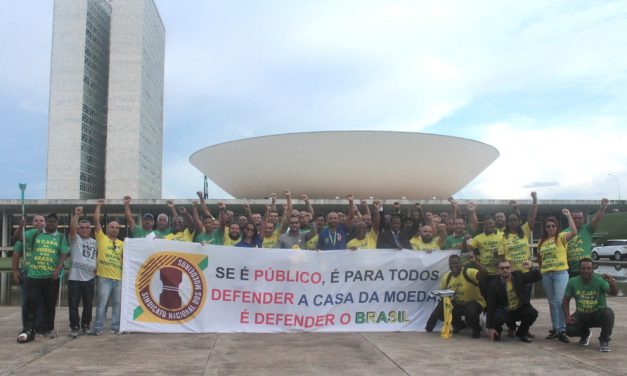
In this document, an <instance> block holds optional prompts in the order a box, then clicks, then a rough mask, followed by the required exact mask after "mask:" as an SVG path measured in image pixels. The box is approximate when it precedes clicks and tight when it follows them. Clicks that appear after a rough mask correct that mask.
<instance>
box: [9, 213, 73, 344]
mask: <svg viewBox="0 0 627 376" xmlns="http://www.w3.org/2000/svg"><path fill="white" fill-rule="evenodd" d="M58 224H59V218H58V217H57V215H56V214H54V213H50V214H48V216H46V225H45V228H44V230H45V232H41V233H37V234H36V235H35V236H34V237H33V239H32V252H31V255H30V264H29V266H28V273H27V282H26V286H27V287H26V288H27V294H26V320H25V321H24V323H23V324H24V327H23V328H22V332H21V333H20V334H19V335H18V336H17V341H18V342H19V343H25V342H30V341H32V340H33V339H35V330H37V332H39V333H40V334H41V335H42V336H44V337H48V336H49V335H50V332H51V331H52V330H53V329H54V316H55V304H56V302H57V297H58V294H59V275H60V274H61V270H62V269H63V263H64V262H65V258H66V257H67V254H68V245H67V240H66V238H65V236H64V235H63V234H62V233H60V232H58V231H57V226H58ZM39 305H41V306H42V307H43V312H44V317H43V321H42V323H41V325H40V327H38V328H35V314H36V311H37V306H39Z"/></svg>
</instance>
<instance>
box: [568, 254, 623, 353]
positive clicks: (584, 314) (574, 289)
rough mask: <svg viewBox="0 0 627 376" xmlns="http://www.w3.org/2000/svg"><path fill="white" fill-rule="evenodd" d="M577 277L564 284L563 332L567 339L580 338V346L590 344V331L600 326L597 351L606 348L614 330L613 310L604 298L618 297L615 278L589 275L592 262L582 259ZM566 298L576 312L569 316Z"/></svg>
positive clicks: (608, 348)
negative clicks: (564, 322) (569, 337)
mask: <svg viewBox="0 0 627 376" xmlns="http://www.w3.org/2000/svg"><path fill="white" fill-rule="evenodd" d="M579 273H580V274H579V276H577V277H574V278H571V279H570V280H569V281H568V284H567V285H566V292H565V293H564V301H563V302H562V309H563V310H564V317H566V325H567V326H566V330H567V332H568V335H569V336H577V335H580V336H581V339H580V340H579V345H580V346H588V344H590V335H591V334H592V333H591V332H590V328H593V327H601V335H600V336H599V343H600V344H601V346H600V348H599V350H601V351H602V352H609V351H612V350H611V349H610V344H609V342H610V336H611V335H612V329H613V328H614V311H612V309H611V308H609V307H608V306H607V304H606V302H605V295H606V294H608V293H609V294H610V295H614V296H616V295H618V287H617V286H616V279H614V278H613V277H611V276H609V275H607V274H603V276H600V275H598V274H594V273H592V260H590V259H589V258H583V259H581V260H580V261H579ZM570 298H575V303H576V306H577V309H576V310H575V313H574V314H572V315H571V314H570V305H569V303H570Z"/></svg>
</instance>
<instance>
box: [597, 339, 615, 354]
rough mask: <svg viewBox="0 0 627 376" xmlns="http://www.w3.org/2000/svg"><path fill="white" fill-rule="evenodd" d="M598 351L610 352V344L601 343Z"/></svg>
mask: <svg viewBox="0 0 627 376" xmlns="http://www.w3.org/2000/svg"><path fill="white" fill-rule="evenodd" d="M599 351H601V352H610V351H612V349H610V344H609V342H608V341H601V346H600V347H599Z"/></svg>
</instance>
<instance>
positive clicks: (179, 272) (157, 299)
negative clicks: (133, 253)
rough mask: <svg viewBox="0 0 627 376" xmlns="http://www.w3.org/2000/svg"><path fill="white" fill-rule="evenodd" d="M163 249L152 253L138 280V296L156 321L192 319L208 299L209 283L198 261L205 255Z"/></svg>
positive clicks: (136, 286)
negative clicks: (182, 253) (206, 294)
mask: <svg viewBox="0 0 627 376" xmlns="http://www.w3.org/2000/svg"><path fill="white" fill-rule="evenodd" d="M199 256H200V255H181V254H180V253H170V252H161V253H157V254H154V255H152V256H150V257H149V258H148V259H147V260H146V261H145V262H144V263H143V264H142V266H141V268H140V269H139V273H138V274H137V279H136V282H135V291H136V294H137V299H138V301H139V302H140V304H141V305H142V306H143V308H144V311H146V312H150V313H151V314H152V316H153V320H154V321H159V322H165V323H168V322H169V323H181V322H186V321H189V320H191V319H193V318H194V317H195V316H196V315H197V314H198V313H199V312H200V310H201V309H202V307H203V305H204V301H205V293H206V288H205V286H206V282H205V277H204V275H203V273H202V270H201V268H200V267H199V266H198V263H199V260H202V259H205V258H206V256H200V259H199V260H194V259H198V258H199Z"/></svg>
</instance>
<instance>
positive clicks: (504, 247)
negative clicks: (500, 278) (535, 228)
mask: <svg viewBox="0 0 627 376" xmlns="http://www.w3.org/2000/svg"><path fill="white" fill-rule="evenodd" d="M522 230H523V234H524V236H523V237H522V238H519V237H518V234H511V233H510V234H509V235H507V237H505V234H504V233H503V239H502V240H501V244H500V245H499V256H504V257H505V260H509V261H510V262H511V263H512V269H513V270H518V271H521V272H527V269H525V268H524V267H523V266H522V263H523V262H524V261H527V260H531V249H530V248H529V236H530V234H531V231H530V230H529V224H528V223H525V224H524V225H523V226H522Z"/></svg>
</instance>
